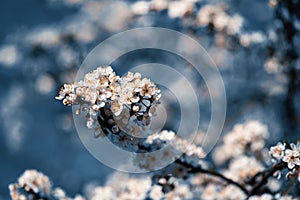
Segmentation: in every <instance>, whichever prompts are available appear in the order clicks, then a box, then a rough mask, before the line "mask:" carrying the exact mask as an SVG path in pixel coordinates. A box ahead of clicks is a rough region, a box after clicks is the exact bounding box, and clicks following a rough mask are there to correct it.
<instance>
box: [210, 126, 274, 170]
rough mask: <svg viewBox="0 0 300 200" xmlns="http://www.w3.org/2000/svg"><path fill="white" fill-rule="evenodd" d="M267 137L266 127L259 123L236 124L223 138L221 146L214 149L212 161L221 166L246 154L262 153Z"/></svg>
mask: <svg viewBox="0 0 300 200" xmlns="http://www.w3.org/2000/svg"><path fill="white" fill-rule="evenodd" d="M268 136H269V132H268V129H267V127H266V126H265V125H263V124H262V123H260V122H259V121H249V122H246V123H244V124H237V125H235V126H234V127H233V130H232V131H231V132H229V133H227V134H226V135H225V136H224V139H223V144H222V145H220V146H219V147H217V148H216V150H215V152H214V160H215V162H216V163H218V164H222V163H223V162H224V161H226V160H228V159H230V158H234V157H238V156H240V155H244V154H247V152H248V153H250V152H257V153H262V149H263V148H264V147H265V144H266V139H267V138H268Z"/></svg>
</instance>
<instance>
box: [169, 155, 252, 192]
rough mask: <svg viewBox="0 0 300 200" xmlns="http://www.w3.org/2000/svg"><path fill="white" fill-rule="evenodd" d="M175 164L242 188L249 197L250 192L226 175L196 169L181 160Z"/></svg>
mask: <svg viewBox="0 0 300 200" xmlns="http://www.w3.org/2000/svg"><path fill="white" fill-rule="evenodd" d="M175 162H176V163H178V164H180V165H183V166H185V167H187V168H188V169H190V171H189V172H190V173H204V174H209V175H212V176H215V177H218V178H220V179H222V180H224V181H225V182H227V183H228V184H231V185H235V186H236V187H238V188H240V189H241V190H242V191H243V192H244V193H245V194H247V195H248V190H247V189H246V188H245V187H244V186H242V185H241V184H239V183H238V182H236V181H234V180H232V179H229V178H227V177H225V176H224V175H222V174H220V173H219V172H217V171H213V170H209V169H203V168H202V167H201V166H197V167H196V166H193V165H191V164H189V163H187V162H184V161H182V160H180V159H178V160H176V161H175Z"/></svg>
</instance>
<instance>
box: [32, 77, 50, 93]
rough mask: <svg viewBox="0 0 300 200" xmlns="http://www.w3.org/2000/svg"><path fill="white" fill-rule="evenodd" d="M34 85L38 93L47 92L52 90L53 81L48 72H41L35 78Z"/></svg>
mask: <svg viewBox="0 0 300 200" xmlns="http://www.w3.org/2000/svg"><path fill="white" fill-rule="evenodd" d="M35 87H36V90H37V91H38V92H39V93H41V94H48V93H50V92H52V91H53V89H54V87H55V81H54V80H53V78H52V77H51V76H50V75H49V74H43V75H40V76H39V77H38V78H37V80H36V84H35Z"/></svg>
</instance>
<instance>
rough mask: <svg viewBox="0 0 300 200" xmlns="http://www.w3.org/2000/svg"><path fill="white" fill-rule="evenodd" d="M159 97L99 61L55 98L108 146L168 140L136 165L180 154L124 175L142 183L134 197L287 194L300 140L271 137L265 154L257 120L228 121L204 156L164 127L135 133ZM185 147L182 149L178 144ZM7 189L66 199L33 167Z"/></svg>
mask: <svg viewBox="0 0 300 200" xmlns="http://www.w3.org/2000/svg"><path fill="white" fill-rule="evenodd" d="M160 97H161V92H160V90H159V89H158V87H157V86H156V85H155V83H153V82H152V81H151V80H149V79H147V78H142V75H141V74H139V73H131V72H128V73H127V74H126V75H125V76H123V77H119V76H117V75H116V73H115V72H114V71H113V69H112V68H111V67H109V66H107V67H98V68H97V69H96V70H94V71H91V72H89V73H87V74H86V75H85V77H84V79H83V80H81V81H79V82H74V83H72V84H65V85H64V86H63V87H62V88H61V90H60V91H59V95H58V96H57V97H56V98H57V99H58V100H61V101H62V102H63V104H64V105H67V106H69V105H78V106H79V109H78V110H77V111H76V114H80V113H81V112H84V113H86V126H87V128H89V129H93V130H94V131H95V135H94V136H95V138H94V139H95V140H96V139H97V138H98V137H108V138H109V139H110V140H112V141H114V144H115V145H118V146H120V147H121V148H125V149H126V150H131V151H133V152H148V151H154V150H157V149H160V148H161V147H162V146H163V144H167V143H168V144H171V146H172V147H173V148H168V149H166V150H165V152H164V153H163V155H160V157H155V156H153V157H149V156H146V157H143V156H142V155H143V154H141V156H138V157H137V158H136V160H137V161H136V164H137V166H138V167H140V168H144V169H148V170H149V171H151V170H154V169H155V167H156V165H158V164H159V162H161V161H162V160H163V159H167V157H168V156H170V155H173V154H172V153H173V152H174V151H183V155H181V156H180V157H176V158H175V159H174V162H173V163H171V164H170V165H169V166H167V167H165V168H163V169H160V170H156V171H153V172H152V175H151V178H149V177H148V178H146V177H144V178H136V177H130V176H129V177H128V183H132V182H135V183H136V184H138V185H139V184H140V185H143V186H142V188H140V189H138V190H139V192H138V194H139V196H138V198H137V199H161V198H167V199H173V197H180V198H183V199H192V198H194V197H193V195H195V194H197V193H198V194H199V196H200V195H201V197H203V198H204V199H211V198H210V197H212V196H210V195H212V194H213V195H214V196H213V197H214V198H213V199H246V198H248V199H261V198H264V199H273V198H276V199H285V198H286V199H293V197H292V196H288V195H287V194H285V191H286V189H287V188H288V189H291V190H292V189H293V187H294V189H296V190H297V189H299V188H298V187H299V182H300V142H296V143H288V142H279V143H278V144H277V145H275V146H273V147H271V148H270V149H269V151H266V149H265V142H266V139H267V138H268V135H269V133H268V130H267V127H266V126H265V125H263V124H261V123H260V122H258V121H250V122H247V123H245V124H238V125H236V126H234V128H233V130H232V131H231V132H230V133H228V134H227V135H226V136H225V137H224V138H223V142H222V143H220V144H219V145H218V146H217V147H216V148H215V150H214V153H213V156H212V159H210V158H209V157H208V156H207V155H206V154H205V153H204V152H203V150H202V148H201V147H200V146H198V145H195V144H192V145H189V144H188V143H187V141H186V140H185V138H180V137H178V136H177V135H176V133H174V132H172V131H161V132H159V133H155V134H152V135H150V136H148V137H146V138H140V137H135V134H138V133H139V132H141V131H143V130H145V129H147V127H149V125H150V124H151V119H152V117H153V116H155V114H156V113H155V110H156V107H157V105H158V104H159V101H160ZM123 130H126V131H129V132H130V134H128V133H126V132H125V131H123ZM186 145H189V147H188V148H185V146H186ZM282 174H283V175H284V177H283V178H281V175H282ZM280 178H281V179H285V180H286V182H288V186H285V187H281V186H282V185H283V184H285V183H281V182H280V180H279V179H280ZM145 180H148V181H145ZM297 184H298V185H297ZM126 187H128V188H126ZM9 188H10V192H11V196H12V198H13V199H14V200H16V199H21V197H24V198H25V199H26V198H29V199H59V200H62V199H71V198H69V197H67V196H66V194H65V193H64V192H63V190H62V189H60V188H52V184H51V183H50V181H49V178H48V177H47V176H45V175H43V174H42V173H40V172H37V171H35V170H28V171H26V172H25V173H24V174H23V175H22V176H21V177H20V178H19V179H18V182H17V183H15V184H11V185H10V186H9ZM125 188H126V189H125ZM135 190H137V189H136V188H135V187H134V184H133V186H132V185H130V184H129V185H128V186H120V185H118V184H117V186H116V184H115V183H114V182H112V183H108V184H107V185H105V186H97V187H95V188H93V190H92V192H91V193H90V197H89V198H90V199H114V197H117V198H120V199H126V197H128V196H126V195H129V196H130V195H132V194H135V192H137V191H135ZM192 191H193V192H192ZM128 193H130V194H128ZM106 197H107V198H106ZM75 199H83V197H82V196H76V197H75ZM129 199H130V198H129Z"/></svg>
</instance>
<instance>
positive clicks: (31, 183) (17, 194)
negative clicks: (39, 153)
mask: <svg viewBox="0 0 300 200" xmlns="http://www.w3.org/2000/svg"><path fill="white" fill-rule="evenodd" d="M9 191H10V195H11V198H12V200H34V199H53V200H84V198H83V197H81V196H79V195H77V196H76V197H75V198H74V199H73V198H69V197H67V196H66V195H65V193H64V191H63V190H62V189H60V188H54V189H52V184H51V182H50V180H49V178H48V177H47V176H46V175H44V174H43V173H41V172H38V171H36V170H26V171H25V172H24V173H23V174H22V175H21V176H20V177H19V179H18V182H17V183H14V184H10V185H9Z"/></svg>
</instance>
